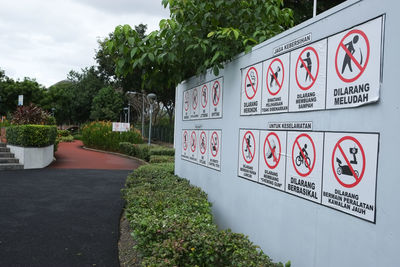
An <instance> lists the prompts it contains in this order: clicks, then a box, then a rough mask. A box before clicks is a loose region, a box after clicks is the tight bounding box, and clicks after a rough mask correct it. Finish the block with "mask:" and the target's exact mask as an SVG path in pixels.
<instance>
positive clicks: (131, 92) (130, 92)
mask: <svg viewBox="0 0 400 267" xmlns="http://www.w3.org/2000/svg"><path fill="white" fill-rule="evenodd" d="M126 93H127V94H132V95H141V96H142V136H144V94H143V93H139V92H133V91H128V92H126ZM129 103H130V102H129Z"/></svg>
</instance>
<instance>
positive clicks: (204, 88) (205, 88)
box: [201, 85, 208, 108]
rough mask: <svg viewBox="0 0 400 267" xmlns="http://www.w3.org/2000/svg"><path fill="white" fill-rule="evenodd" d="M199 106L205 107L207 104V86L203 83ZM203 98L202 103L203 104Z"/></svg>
mask: <svg viewBox="0 0 400 267" xmlns="http://www.w3.org/2000/svg"><path fill="white" fill-rule="evenodd" d="M204 91H205V97H203V96H204ZM201 96H202V97H201V106H202V107H203V108H205V107H206V106H207V102H208V87H207V85H203V88H201ZM203 99H204V102H205V103H204V105H203Z"/></svg>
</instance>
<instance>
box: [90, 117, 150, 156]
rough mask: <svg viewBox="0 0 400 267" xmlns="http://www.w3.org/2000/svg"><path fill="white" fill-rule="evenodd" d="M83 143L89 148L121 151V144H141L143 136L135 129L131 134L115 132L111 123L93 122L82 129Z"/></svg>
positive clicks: (132, 129)
mask: <svg viewBox="0 0 400 267" xmlns="http://www.w3.org/2000/svg"><path fill="white" fill-rule="evenodd" d="M82 142H83V143H84V144H85V146H87V147H91V148H98V149H103V150H109V151H119V143H120V142H130V143H134V144H140V143H142V142H143V140H142V135H141V134H140V132H139V131H138V130H136V129H134V128H131V130H130V131H129V132H113V131H112V123H111V122H109V121H96V122H91V123H88V124H86V125H84V126H83V127H82Z"/></svg>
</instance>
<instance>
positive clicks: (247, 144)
mask: <svg viewBox="0 0 400 267" xmlns="http://www.w3.org/2000/svg"><path fill="white" fill-rule="evenodd" d="M244 140H246V146H247V150H248V151H249V153H250V156H251V158H252V159H253V154H251V150H250V144H249V142H248V141H247V138H246V136H244Z"/></svg>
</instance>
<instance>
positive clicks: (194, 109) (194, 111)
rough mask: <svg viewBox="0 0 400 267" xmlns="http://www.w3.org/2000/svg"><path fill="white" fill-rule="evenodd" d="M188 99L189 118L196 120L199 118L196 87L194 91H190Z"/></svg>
mask: <svg viewBox="0 0 400 267" xmlns="http://www.w3.org/2000/svg"><path fill="white" fill-rule="evenodd" d="M190 98H191V105H190V118H191V119H197V118H199V109H200V103H199V101H200V100H199V88H198V87H195V88H194V89H192V90H191V97H190Z"/></svg>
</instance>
